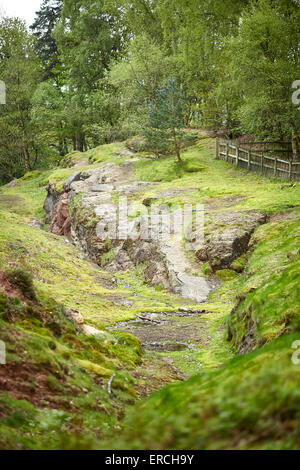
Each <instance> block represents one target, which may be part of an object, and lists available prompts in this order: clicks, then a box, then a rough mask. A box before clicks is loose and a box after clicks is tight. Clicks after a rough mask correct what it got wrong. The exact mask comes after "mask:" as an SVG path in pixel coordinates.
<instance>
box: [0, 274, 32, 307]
mask: <svg viewBox="0 0 300 470" xmlns="http://www.w3.org/2000/svg"><path fill="white" fill-rule="evenodd" d="M4 278H5V279H6V280H7V281H8V282H9V283H10V284H11V285H12V286H13V287H15V288H17V289H19V290H20V291H21V292H22V294H23V295H24V297H25V298H26V299H29V300H37V297H36V293H35V290H34V285H33V276H32V274H31V273H29V272H28V271H25V270H23V269H20V268H19V269H9V270H7V271H5V273H4Z"/></svg>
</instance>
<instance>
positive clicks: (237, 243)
mask: <svg viewBox="0 0 300 470" xmlns="http://www.w3.org/2000/svg"><path fill="white" fill-rule="evenodd" d="M265 221H266V216H265V215H264V214H262V213H260V212H256V211H248V212H226V213H224V214H219V215H217V216H215V217H214V218H212V219H209V220H208V223H207V226H206V233H205V242H204V246H203V247H202V248H201V249H200V250H198V251H197V252H196V256H197V258H198V259H199V260H200V261H209V263H210V265H211V267H212V268H213V269H226V268H229V267H230V265H231V263H232V262H233V261H234V260H235V259H236V258H238V257H239V256H241V255H242V254H244V253H246V251H247V250H248V247H249V241H250V238H251V235H252V233H253V232H254V230H255V229H256V227H258V226H259V225H260V224H263V223H265Z"/></svg>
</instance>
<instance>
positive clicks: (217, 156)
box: [216, 137, 219, 160]
mask: <svg viewBox="0 0 300 470" xmlns="http://www.w3.org/2000/svg"><path fill="white" fill-rule="evenodd" d="M216 159H217V160H219V139H218V137H216Z"/></svg>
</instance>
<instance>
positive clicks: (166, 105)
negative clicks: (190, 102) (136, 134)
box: [144, 78, 186, 166]
mask: <svg viewBox="0 0 300 470" xmlns="http://www.w3.org/2000/svg"><path fill="white" fill-rule="evenodd" d="M185 104H186V100H185V97H184V94H183V92H182V90H181V89H180V88H178V87H177V85H176V83H175V80H174V79H173V78H170V79H169V81H168V82H167V83H166V84H165V85H164V86H163V87H162V88H161V89H160V90H158V92H157V94H156V103H153V102H152V103H151V104H150V109H149V116H148V123H147V125H146V126H145V127H144V135H145V137H146V140H147V142H148V143H149V146H150V147H151V148H153V150H155V151H156V152H157V153H161V152H166V151H173V152H175V153H176V156H177V159H178V163H179V165H180V166H183V161H182V159H181V148H182V141H183V137H184V132H183V130H182V129H183V127H184V107H185Z"/></svg>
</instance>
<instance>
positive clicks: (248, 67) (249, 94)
mask: <svg viewBox="0 0 300 470" xmlns="http://www.w3.org/2000/svg"><path fill="white" fill-rule="evenodd" d="M299 22H300V9H299V6H297V5H296V4H295V3H293V2H287V1H286V0H260V1H258V2H256V3H253V5H252V6H251V7H250V8H249V9H248V10H246V11H245V12H244V15H243V21H242V22H241V25H240V28H239V34H238V35H237V37H236V38H235V39H234V40H232V41H231V43H230V46H229V50H230V56H231V61H230V62H229V64H228V65H229V70H230V77H231V82H232V83H233V84H234V92H235V96H237V95H238V94H240V96H241V97H242V100H241V101H240V103H239V105H238V107H237V109H236V112H235V114H236V117H237V118H238V120H239V121H240V123H241V128H242V131H244V132H248V133H251V134H253V135H254V136H255V137H257V138H259V139H276V140H277V139H280V140H285V139H291V140H292V139H293V141H294V146H295V147H296V141H297V135H298V139H299V128H300V116H299V110H298V108H297V106H295V105H294V104H293V103H292V92H293V90H292V83H293V82H294V80H296V79H297V78H298V77H299V76H300V59H299V43H300V32H299ZM282 31H284V34H282ZM298 145H299V144H298Z"/></svg>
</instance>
